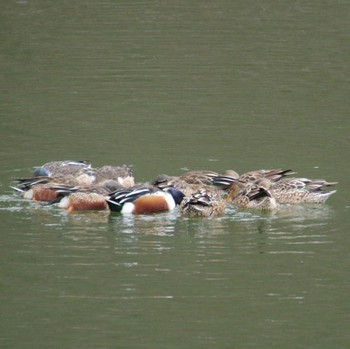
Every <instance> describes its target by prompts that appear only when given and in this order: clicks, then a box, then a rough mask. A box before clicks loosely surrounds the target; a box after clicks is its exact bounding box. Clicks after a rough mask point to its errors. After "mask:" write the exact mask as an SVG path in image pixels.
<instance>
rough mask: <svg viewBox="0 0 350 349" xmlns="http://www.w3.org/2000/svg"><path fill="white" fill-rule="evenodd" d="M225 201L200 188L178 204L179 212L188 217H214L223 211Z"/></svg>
mask: <svg viewBox="0 0 350 349" xmlns="http://www.w3.org/2000/svg"><path fill="white" fill-rule="evenodd" d="M225 209H226V202H225V201H224V200H222V199H221V198H220V199H218V197H217V196H216V195H213V194H212V192H210V191H207V190H206V189H200V190H198V191H197V192H194V193H192V194H191V195H190V196H189V197H185V198H184V199H183V201H182V202H181V204H180V212H181V214H182V215H184V216H190V217H216V216H221V215H223V214H224V213H225Z"/></svg>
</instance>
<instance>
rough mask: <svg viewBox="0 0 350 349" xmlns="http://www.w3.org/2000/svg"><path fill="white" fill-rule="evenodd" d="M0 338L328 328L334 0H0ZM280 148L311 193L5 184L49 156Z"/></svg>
mask: <svg viewBox="0 0 350 349" xmlns="http://www.w3.org/2000/svg"><path fill="white" fill-rule="evenodd" d="M0 9H1V16H2V19H1V21H0V26H1V32H2V40H1V44H0V45H1V55H0V62H1V66H2V79H1V82H0V86H1V91H2V93H1V116H0V118H1V119H0V120H1V129H0V146H1V157H0V162H1V168H0V190H1V192H0V228H1V229H0V230H1V242H2V243H1V251H0V252H1V253H0V256H1V257H0V258H1V285H0V290H1V313H2V315H3V316H2V320H1V322H0V324H1V331H0V341H1V347H3V348H27V347H41V346H42V345H43V343H45V344H44V345H45V347H46V348H77V347H83V348H116V347H118V348H187V347H191V348H213V347H215V348H233V347H234V348H256V347H260V348H269V349H270V348H272V347H276V348H282V347H283V348H293V349H295V348H310V347H311V348H331V347H334V348H347V347H348V346H349V342H350V338H349V335H348V327H349V326H348V324H349V308H350V303H349V300H348V290H349V287H350V279H349V276H350V275H349V247H348V246H349V235H348V227H349V223H350V221H349V218H348V216H349V207H350V204H349V198H348V195H347V193H348V192H349V190H350V185H349V169H348V165H347V161H346V160H347V159H348V154H349V150H350V149H349V134H350V133H349V129H350V127H349V126H350V122H349V117H348V115H347V114H348V110H349V98H348V95H349V78H348V77H349V75H348V72H349V59H348V57H349V50H348V41H349V40H348V39H349V32H350V30H349V29H350V28H349V20H348V19H349V18H348V13H349V12H348V5H347V4H346V3H345V2H343V1H336V2H334V1H332V2H331V1H326V2H322V3H319V2H316V1H311V2H310V1H309V2H307V3H305V2H302V1H295V2H293V3H288V4H282V3H281V4H276V3H275V2H272V1H264V2H262V3H256V2H252V1H248V2H247V1H236V2H231V1H226V0H223V1H216V2H212V1H194V2H190V3H188V2H185V1H176V2H174V1H172V2H170V1H162V2H159V1H148V2H143V1H137V2H132V3H131V2H129V1H117V2H114V1H103V2H96V1H90V2H88V3H86V2H81V1H76V2H74V4H73V3H69V2H63V3H50V2H45V1H40V0H39V1H34V2H32V1H7V2H5V3H2V4H1V5H0ZM63 159H77V160H80V159H89V160H91V161H92V162H93V165H94V166H101V165H103V164H113V165H117V164H123V163H126V164H129V165H133V169H134V174H135V177H136V180H137V181H144V180H151V179H152V178H154V177H155V176H156V175H158V174H160V173H168V174H175V175H176V174H181V173H183V172H184V171H185V170H187V169H210V170H216V171H219V172H220V171H224V170H226V169H229V168H231V169H235V170H237V171H238V172H240V173H242V172H244V171H248V170H252V169H257V168H272V167H282V168H285V169H287V168H291V169H293V170H295V171H297V172H298V174H299V175H300V176H305V177H312V178H326V179H328V180H330V181H339V185H338V186H337V189H338V192H337V193H336V194H335V195H334V196H332V197H331V198H330V199H329V201H328V203H327V204H325V205H320V206H313V205H310V206H304V207H303V206H298V207H293V208H287V209H285V210H282V211H280V212H278V213H274V214H260V213H256V212H242V211H239V210H236V209H234V208H228V210H227V212H226V214H225V215H224V216H223V217H220V218H215V219H188V218H183V217H180V216H179V214H178V212H176V211H175V212H173V213H167V214H160V215H155V216H139V217H134V218H130V217H122V216H119V215H115V214H113V215H109V214H108V212H107V213H101V212H91V213H77V214H71V215H68V214H66V213H65V212H62V211H61V210H60V209H58V208H56V207H52V206H43V205H40V204H36V203H32V202H27V201H25V200H23V199H21V198H20V197H18V196H17V195H15V194H14V193H13V192H12V191H11V189H10V188H9V185H10V184H11V180H12V179H13V178H15V177H20V176H27V175H30V174H31V171H32V168H33V166H36V165H40V164H42V163H45V162H47V161H51V160H63Z"/></svg>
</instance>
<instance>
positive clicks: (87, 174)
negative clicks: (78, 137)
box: [32, 160, 95, 185]
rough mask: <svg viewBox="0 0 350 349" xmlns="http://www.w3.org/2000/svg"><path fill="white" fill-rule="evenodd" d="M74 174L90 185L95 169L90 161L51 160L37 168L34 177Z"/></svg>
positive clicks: (81, 181) (83, 182) (81, 182)
mask: <svg viewBox="0 0 350 349" xmlns="http://www.w3.org/2000/svg"><path fill="white" fill-rule="evenodd" d="M57 176H73V177H74V178H76V179H77V180H78V181H79V182H80V184H84V185H88V184H91V183H92V182H93V181H94V180H95V177H94V170H93V169H92V167H91V164H90V163H89V162H88V161H72V160H63V161H51V162H48V163H46V164H44V165H42V166H38V167H36V168H35V170H34V172H33V174H32V177H57Z"/></svg>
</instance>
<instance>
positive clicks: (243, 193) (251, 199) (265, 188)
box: [226, 178, 277, 210]
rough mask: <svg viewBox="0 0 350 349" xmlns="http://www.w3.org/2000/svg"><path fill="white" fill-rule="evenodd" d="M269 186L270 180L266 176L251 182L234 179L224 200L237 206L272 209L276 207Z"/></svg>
mask: <svg viewBox="0 0 350 349" xmlns="http://www.w3.org/2000/svg"><path fill="white" fill-rule="evenodd" d="M270 187H271V181H270V180H269V179H267V178H261V179H258V180H256V181H255V182H253V183H251V184H246V183H242V182H240V181H239V180H234V181H233V183H232V184H231V186H230V189H229V191H228V196H227V199H226V200H227V201H230V202H232V203H233V204H234V205H235V206H237V207H239V208H248V209H259V210H273V209H275V208H277V202H276V199H275V198H274V197H273V196H272V194H271V191H270Z"/></svg>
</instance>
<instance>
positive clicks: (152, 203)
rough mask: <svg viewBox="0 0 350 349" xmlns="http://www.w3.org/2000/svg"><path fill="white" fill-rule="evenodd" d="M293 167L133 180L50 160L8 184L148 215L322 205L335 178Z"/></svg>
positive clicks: (66, 202)
mask: <svg viewBox="0 0 350 349" xmlns="http://www.w3.org/2000/svg"><path fill="white" fill-rule="evenodd" d="M294 175H295V172H293V171H291V170H281V169H270V170H255V171H250V172H247V173H244V174H242V175H239V174H238V173H237V172H236V171H233V170H228V171H226V172H225V173H223V174H219V173H216V172H213V171H205V170H194V171H189V172H187V173H184V174H183V175H181V176H169V175H165V174H161V175H158V176H157V177H156V178H154V180H152V181H151V182H149V183H135V180H134V177H133V172H132V169H131V168H130V167H129V166H126V165H121V166H109V165H106V166H102V167H100V168H97V169H95V168H92V166H91V164H90V163H88V162H85V161H70V160H65V161H53V162H49V163H46V164H44V165H42V166H40V167H37V168H35V170H34V172H33V174H32V175H31V177H28V178H19V179H15V182H16V185H15V186H12V187H11V188H12V189H14V190H15V191H16V192H18V193H19V194H20V195H22V196H23V197H24V198H25V199H29V200H34V201H42V202H46V203H50V204H57V205H58V206H59V207H61V208H64V209H66V210H67V211H68V212H72V211H84V210H110V211H112V212H119V213H122V214H148V213H157V212H164V211H169V210H173V209H175V208H176V207H179V210H180V212H181V214H182V215H186V216H205V217H209V216H220V215H223V214H224V213H225V209H226V206H227V205H228V204H231V205H234V206H236V207H238V208H241V209H256V210H276V209H278V208H279V207H281V206H282V205H294V204H304V203H324V202H325V201H326V200H327V199H328V198H329V197H330V196H331V195H332V194H334V193H335V192H336V190H327V189H328V187H331V186H334V185H336V184H337V182H327V181H326V180H323V179H308V178H301V177H300V178H299V177H295V176H294Z"/></svg>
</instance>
